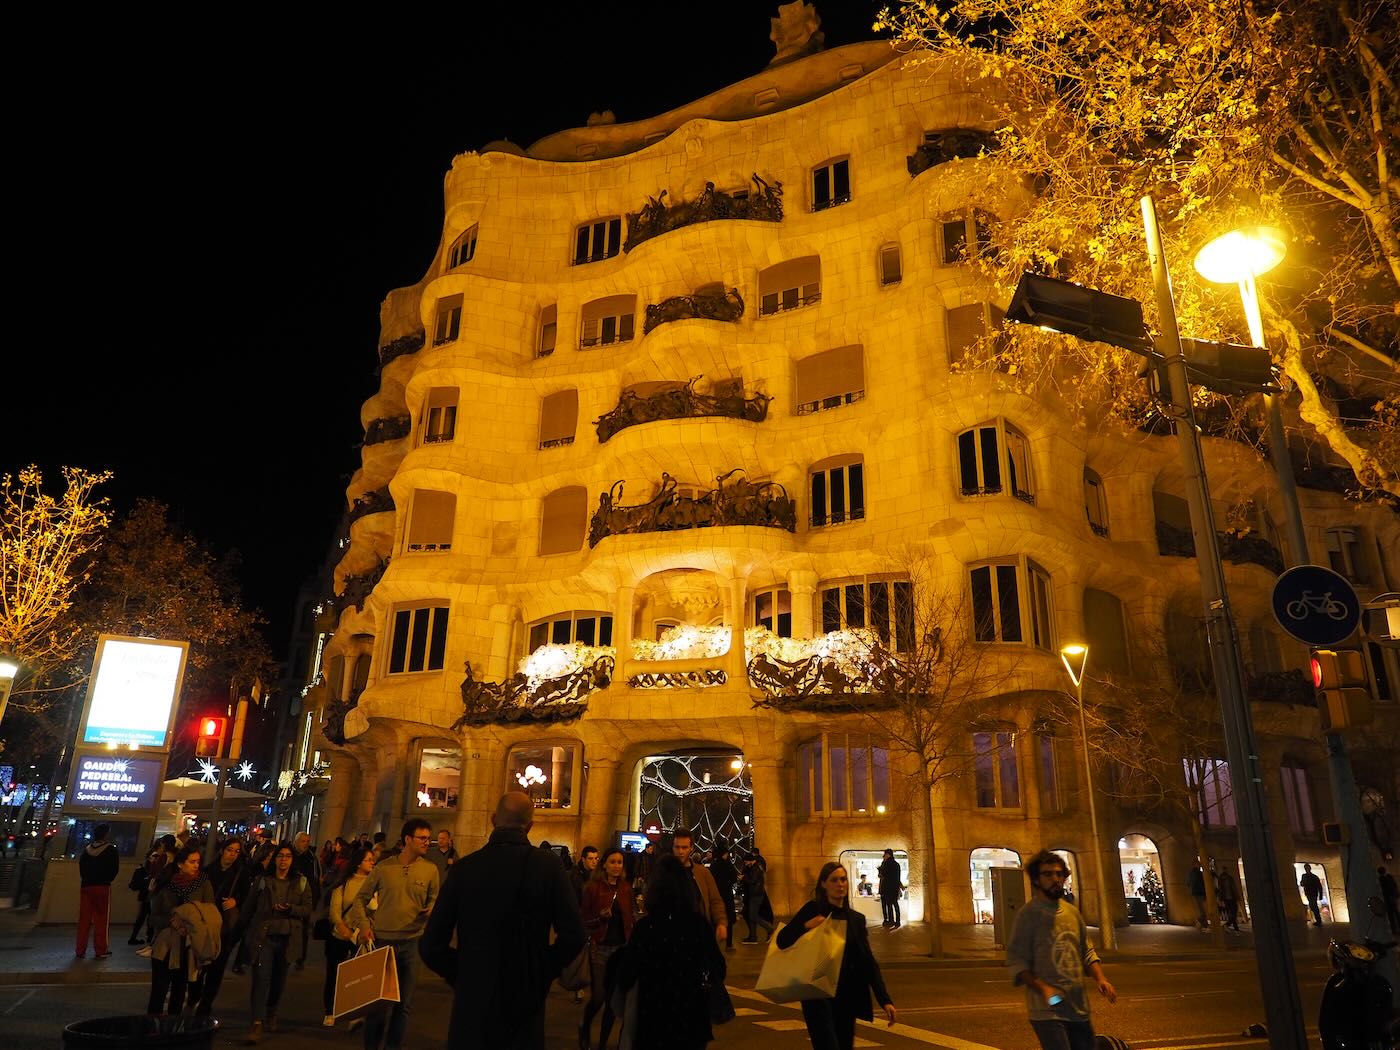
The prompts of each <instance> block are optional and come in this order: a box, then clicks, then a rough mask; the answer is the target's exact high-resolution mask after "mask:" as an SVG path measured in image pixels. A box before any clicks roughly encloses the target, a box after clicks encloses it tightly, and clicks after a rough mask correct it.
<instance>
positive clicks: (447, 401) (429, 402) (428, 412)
mask: <svg viewBox="0 0 1400 1050" xmlns="http://www.w3.org/2000/svg"><path fill="white" fill-rule="evenodd" d="M458 396H459V394H458V390H457V388H456V387H455V386H435V387H433V388H432V389H431V390H429V391H428V396H427V398H425V399H424V402H423V416H422V419H423V440H422V443H423V444H424V445H435V444H438V443H440V442H447V441H451V440H452V439H453V437H455V436H456V434H457V399H458Z"/></svg>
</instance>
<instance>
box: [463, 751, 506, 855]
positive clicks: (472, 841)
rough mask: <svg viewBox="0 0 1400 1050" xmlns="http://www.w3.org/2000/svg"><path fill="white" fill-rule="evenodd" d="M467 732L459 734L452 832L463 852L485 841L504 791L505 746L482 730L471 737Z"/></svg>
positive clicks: (474, 848) (469, 850) (466, 852)
mask: <svg viewBox="0 0 1400 1050" xmlns="http://www.w3.org/2000/svg"><path fill="white" fill-rule="evenodd" d="M471 732H472V731H468V732H467V733H464V734H463V735H462V780H461V787H460V789H459V791H458V794H457V830H456V832H455V833H454V835H453V838H455V839H456V840H457V842H456V845H457V852H458V853H460V854H462V855H464V856H465V855H466V854H468V853H470V852H472V851H473V850H476V849H480V848H481V847H482V846H484V845H485V844H486V839H487V838H488V837H489V836H490V834H491V813H492V812H493V811H494V810H495V808H496V800H497V799H498V798H500V797H501V795H502V793H503V792H504V791H505V765H506V748H505V747H504V746H503V745H502V744H500V743H499V742H498V741H496V740H495V739H493V738H491V737H489V736H486V735H485V734H483V735H481V736H479V737H474V736H472V735H471ZM476 732H480V731H479V730H477V731H476Z"/></svg>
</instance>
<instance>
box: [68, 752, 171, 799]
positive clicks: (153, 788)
mask: <svg viewBox="0 0 1400 1050" xmlns="http://www.w3.org/2000/svg"><path fill="white" fill-rule="evenodd" d="M164 779H165V758H164V756H162V757H159V758H157V757H152V758H134V757H128V756H126V755H119V754H115V753H113V752H97V753H96V754H92V753H81V752H80V753H79V754H78V755H77V757H76V758H74V760H73V779H72V782H71V783H70V784H69V785H68V794H67V795H65V796H64V807H63V808H64V812H65V813H70V812H77V811H95V812H98V813H121V812H127V811H133V812H134V811H141V812H146V813H149V812H151V811H153V810H155V808H156V807H157V806H158V805H159V804H160V789H161V784H162V781H163V780H164Z"/></svg>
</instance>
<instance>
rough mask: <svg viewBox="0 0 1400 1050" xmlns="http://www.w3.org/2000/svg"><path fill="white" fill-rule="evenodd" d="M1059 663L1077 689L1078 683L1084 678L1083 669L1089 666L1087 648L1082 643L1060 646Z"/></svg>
mask: <svg viewBox="0 0 1400 1050" xmlns="http://www.w3.org/2000/svg"><path fill="white" fill-rule="evenodd" d="M1060 663H1062V664H1064V665H1065V671H1067V672H1068V673H1069V679H1070V681H1071V682H1073V683H1074V687H1075V688H1076V689H1078V688H1079V683H1080V681H1082V680H1083V678H1084V668H1085V667H1087V666H1088V664H1089V647H1088V646H1087V645H1084V644H1083V643H1082V642H1071V643H1070V644H1069V645H1062V646H1061V647H1060Z"/></svg>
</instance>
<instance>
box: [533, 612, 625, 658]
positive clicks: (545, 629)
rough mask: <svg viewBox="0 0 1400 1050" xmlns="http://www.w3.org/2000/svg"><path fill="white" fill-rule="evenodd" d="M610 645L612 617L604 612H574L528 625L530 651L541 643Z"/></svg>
mask: <svg viewBox="0 0 1400 1050" xmlns="http://www.w3.org/2000/svg"><path fill="white" fill-rule="evenodd" d="M573 642H577V643H578V644H580V645H612V617H611V616H608V615H606V614H604V613H596V612H576V613H566V614H561V615H560V616H557V617H555V618H553V619H549V620H541V621H540V622H538V623H534V624H531V625H530V652H532V653H533V652H534V651H535V650H536V649H538V648H539V647H540V646H542V645H550V644H553V645H569V644H570V643H573Z"/></svg>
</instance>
